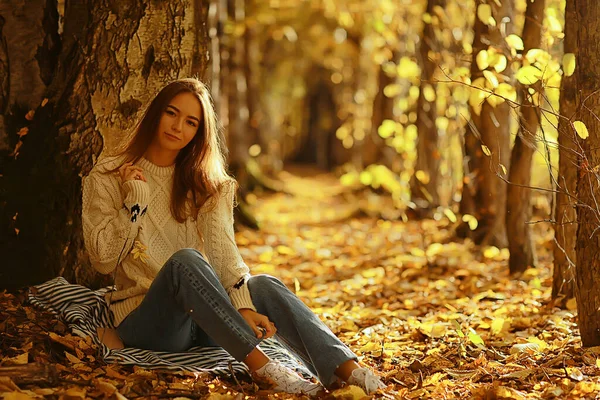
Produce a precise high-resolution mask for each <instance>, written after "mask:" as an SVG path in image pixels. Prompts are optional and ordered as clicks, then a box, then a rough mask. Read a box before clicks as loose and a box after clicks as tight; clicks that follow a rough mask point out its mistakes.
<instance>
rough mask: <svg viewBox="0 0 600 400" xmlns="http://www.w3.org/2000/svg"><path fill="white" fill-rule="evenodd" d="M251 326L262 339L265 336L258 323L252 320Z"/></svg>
mask: <svg viewBox="0 0 600 400" xmlns="http://www.w3.org/2000/svg"><path fill="white" fill-rule="evenodd" d="M250 328H252V330H253V331H254V334H255V335H256V337H257V338H259V339H262V338H263V336H264V335H263V332H264V330H262V329H261V328H260V327H259V326H258V325H257V324H255V323H254V322H252V323H251V324H250Z"/></svg>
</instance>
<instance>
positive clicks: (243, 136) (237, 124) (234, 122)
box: [228, 0, 250, 193]
mask: <svg viewBox="0 0 600 400" xmlns="http://www.w3.org/2000/svg"><path fill="white" fill-rule="evenodd" d="M229 15H231V16H233V22H234V23H235V26H236V29H239V27H243V26H244V20H245V18H246V13H245V1H244V0H229ZM231 36H232V39H231V41H232V42H233V43H231V44H230V46H229V47H230V49H231V60H230V63H229V65H230V70H229V77H228V79H229V80H230V81H231V83H233V85H232V86H233V90H232V91H231V92H230V95H229V104H230V107H229V121H230V123H229V126H230V129H229V148H230V167H231V170H232V171H233V173H234V175H235V177H236V179H237V181H238V183H239V185H240V189H241V191H242V192H243V193H245V192H247V189H248V174H247V172H246V167H247V165H248V161H249V159H250V157H249V154H248V149H249V148H250V138H249V136H248V85H247V81H246V73H245V69H244V66H243V64H244V60H245V59H246V43H245V40H244V37H245V33H241V32H238V31H236V32H235V33H234V34H233V35H231Z"/></svg>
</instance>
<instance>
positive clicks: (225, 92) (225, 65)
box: [216, 0, 231, 137]
mask: <svg viewBox="0 0 600 400" xmlns="http://www.w3.org/2000/svg"><path fill="white" fill-rule="evenodd" d="M217 1H218V3H219V6H218V11H217V16H218V18H219V29H218V34H219V59H220V62H219V80H220V82H219V87H220V92H219V97H218V98H217V99H216V104H217V112H218V115H219V119H220V121H221V125H222V126H223V131H224V132H225V135H226V136H227V137H229V96H230V93H231V77H230V76H229V65H230V59H231V49H230V40H231V39H230V35H231V34H230V33H228V32H226V31H225V29H226V26H227V24H228V20H229V12H228V9H227V2H228V0H217Z"/></svg>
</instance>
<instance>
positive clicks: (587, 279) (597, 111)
mask: <svg viewBox="0 0 600 400" xmlns="http://www.w3.org/2000/svg"><path fill="white" fill-rule="evenodd" d="M575 4H576V8H577V26H578V29H577V44H578V49H579V51H578V53H577V67H576V71H577V72H576V73H577V89H578V98H579V99H580V100H581V101H580V103H581V104H580V107H579V108H578V110H579V118H577V119H578V120H581V121H583V123H585V125H586V126H587V128H588V131H589V137H588V138H587V139H585V140H583V141H582V148H583V149H582V150H583V154H582V160H581V164H580V171H579V178H578V181H577V196H578V198H579V202H581V203H582V204H581V205H580V206H578V207H577V223H578V229H577V245H576V251H577V273H576V276H577V286H576V288H575V295H576V298H577V312H578V325H579V331H580V333H581V341H582V342H583V345H584V346H585V347H589V346H598V345H600V287H598V282H600V229H598V228H599V226H600V218H599V217H600V210H599V209H598V197H599V196H600V187H599V178H600V174H599V173H598V171H597V166H598V164H600V120H598V115H600V93H599V92H598V82H600V59H599V53H598V44H599V43H600V25H599V24H598V21H600V3H598V1H597V0H577V1H576V2H575Z"/></svg>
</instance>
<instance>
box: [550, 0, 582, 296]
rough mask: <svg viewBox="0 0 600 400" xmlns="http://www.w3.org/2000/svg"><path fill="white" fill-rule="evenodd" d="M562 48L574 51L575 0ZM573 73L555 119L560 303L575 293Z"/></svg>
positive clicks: (555, 282) (555, 285) (555, 292)
mask: <svg viewBox="0 0 600 400" xmlns="http://www.w3.org/2000/svg"><path fill="white" fill-rule="evenodd" d="M564 52H565V53H574V54H577V15H576V9H575V3H574V2H573V1H568V2H567V4H566V7H565V39H564ZM576 77H577V74H573V75H571V76H564V75H563V78H562V82H561V90H560V114H561V115H562V116H563V118H561V119H559V121H558V145H559V149H558V159H559V160H558V187H557V188H556V189H557V191H558V193H557V195H556V201H555V203H554V204H555V211H554V218H555V220H556V224H555V225H554V235H555V243H554V273H553V277H552V298H554V299H558V300H559V302H558V304H560V305H561V306H563V307H564V306H565V305H566V302H567V300H569V299H572V298H573V297H574V296H575V266H576V264H577V253H576V252H575V239H576V235H577V213H576V211H575V204H576V202H575V199H574V197H573V196H575V194H576V192H577V151H578V146H577V142H576V140H577V139H576V135H575V132H574V131H573V129H572V127H571V124H570V122H569V121H567V120H565V118H571V117H572V116H573V115H574V114H575V112H576V107H577V79H576Z"/></svg>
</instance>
